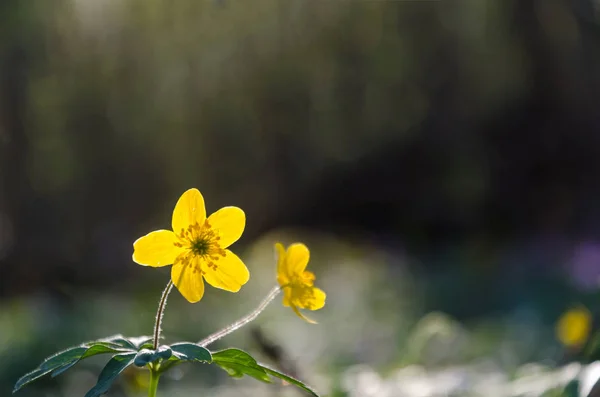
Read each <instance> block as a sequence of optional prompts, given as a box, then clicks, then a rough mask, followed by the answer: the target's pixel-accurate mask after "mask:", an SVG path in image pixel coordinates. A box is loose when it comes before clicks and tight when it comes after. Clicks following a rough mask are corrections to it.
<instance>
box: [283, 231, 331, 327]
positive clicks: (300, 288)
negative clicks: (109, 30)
mask: <svg viewBox="0 0 600 397" xmlns="http://www.w3.org/2000/svg"><path fill="white" fill-rule="evenodd" d="M275 250H276V251H277V255H278V258H277V282H278V283H279V286H280V287H281V289H283V294H284V295H283V305H284V306H286V307H291V308H292V309H293V310H294V312H295V313H296V314H297V315H298V317H300V318H301V319H303V320H306V321H308V322H309V323H312V324H316V321H314V320H311V319H309V318H307V317H306V316H304V315H303V314H302V313H300V310H298V309H308V310H319V309H320V308H322V307H323V306H325V298H326V295H325V292H323V291H322V290H320V289H319V288H316V287H314V286H313V283H314V281H315V275H314V274H313V273H311V272H309V271H306V270H304V269H306V266H307V265H308V260H309V258H310V252H309V251H308V248H307V247H306V245H304V244H300V243H296V244H292V245H290V246H289V247H288V249H287V251H286V249H285V247H284V246H283V245H282V244H280V243H277V244H275Z"/></svg>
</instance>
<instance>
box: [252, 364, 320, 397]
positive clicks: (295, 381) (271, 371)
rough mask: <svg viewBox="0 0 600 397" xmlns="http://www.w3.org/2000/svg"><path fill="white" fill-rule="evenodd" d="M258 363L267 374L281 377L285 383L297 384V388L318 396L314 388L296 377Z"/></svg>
mask: <svg viewBox="0 0 600 397" xmlns="http://www.w3.org/2000/svg"><path fill="white" fill-rule="evenodd" d="M258 365H259V366H260V367H261V368H262V369H264V370H265V372H266V373H268V374H269V375H271V376H274V377H276V378H279V379H282V380H284V381H286V382H287V383H290V384H292V385H294V386H298V387H299V388H301V389H302V390H304V391H306V392H308V393H310V394H311V395H313V396H315V397H319V395H318V394H317V393H316V392H315V391H314V390H312V389H311V388H310V387H308V386H306V385H305V384H304V383H302V382H300V381H299V380H298V379H296V378H292V377H291V376H289V375H286V374H284V373H281V372H279V371H276V370H274V369H272V368H269V367H267V366H265V365H262V364H258Z"/></svg>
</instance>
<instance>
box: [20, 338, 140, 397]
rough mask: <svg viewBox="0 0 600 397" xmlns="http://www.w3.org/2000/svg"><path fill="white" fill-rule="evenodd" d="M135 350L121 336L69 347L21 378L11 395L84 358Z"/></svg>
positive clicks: (64, 369) (56, 373) (133, 346)
mask: <svg viewBox="0 0 600 397" xmlns="http://www.w3.org/2000/svg"><path fill="white" fill-rule="evenodd" d="M142 338H143V339H142ZM134 339H135V338H134ZM146 340H147V337H140V341H141V342H142V343H143V342H144V341H146ZM135 348H136V345H135V344H134V342H131V341H129V340H127V339H125V338H123V337H122V336H121V335H115V336H111V337H109V338H104V339H99V340H95V341H89V342H85V343H83V344H81V345H79V346H73V347H70V348H68V349H66V350H63V351H62V352H59V353H56V354H54V355H52V356H50V357H48V358H46V359H45V360H44V361H43V362H42V363H41V364H40V365H39V366H38V367H37V368H36V369H34V370H33V371H31V372H29V373H28V374H26V375H24V376H23V377H21V378H20V379H19V380H18V381H17V383H16V384H15V387H14V389H13V393H15V392H17V391H18V390H20V389H21V388H22V387H23V386H25V385H27V384H29V383H31V382H33V381H35V380H37V379H39V378H41V377H42V376H44V375H47V374H49V373H50V374H51V376H52V377H55V376H57V375H60V374H62V373H63V372H65V371H67V370H68V369H70V368H71V367H72V366H74V365H75V364H77V363H78V362H79V361H81V360H83V359H85V358H88V357H92V356H95V355H97V354H106V353H124V352H129V351H132V350H133V349H135Z"/></svg>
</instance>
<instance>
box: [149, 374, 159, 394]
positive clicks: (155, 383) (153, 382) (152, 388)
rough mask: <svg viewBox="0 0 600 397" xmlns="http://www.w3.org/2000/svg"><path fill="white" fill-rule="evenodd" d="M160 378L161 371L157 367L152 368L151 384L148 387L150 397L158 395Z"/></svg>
mask: <svg viewBox="0 0 600 397" xmlns="http://www.w3.org/2000/svg"><path fill="white" fill-rule="evenodd" d="M159 378H160V372H158V371H156V370H155V369H151V370H150V386H149V387H148V397H156V390H158V379H159Z"/></svg>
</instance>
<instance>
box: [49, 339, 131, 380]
mask: <svg viewBox="0 0 600 397" xmlns="http://www.w3.org/2000/svg"><path fill="white" fill-rule="evenodd" d="M128 351H131V350H130V349H121V348H118V349H117V348H114V347H112V346H111V345H109V344H105V343H103V342H98V343H93V344H91V345H89V346H88V348H87V350H86V351H85V352H84V353H83V354H82V355H81V357H79V358H77V359H74V360H73V361H71V362H69V363H66V364H65V365H63V366H61V367H60V368H57V369H55V370H54V371H52V373H51V374H50V376H52V377H53V378H54V377H55V376H58V375H60V374H62V373H63V372H65V371H67V370H68V369H70V368H71V367H72V366H74V365H75V364H77V363H78V362H79V361H81V360H83V359H86V358H88V357H92V356H96V355H98V354H106V353H126V352H128Z"/></svg>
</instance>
